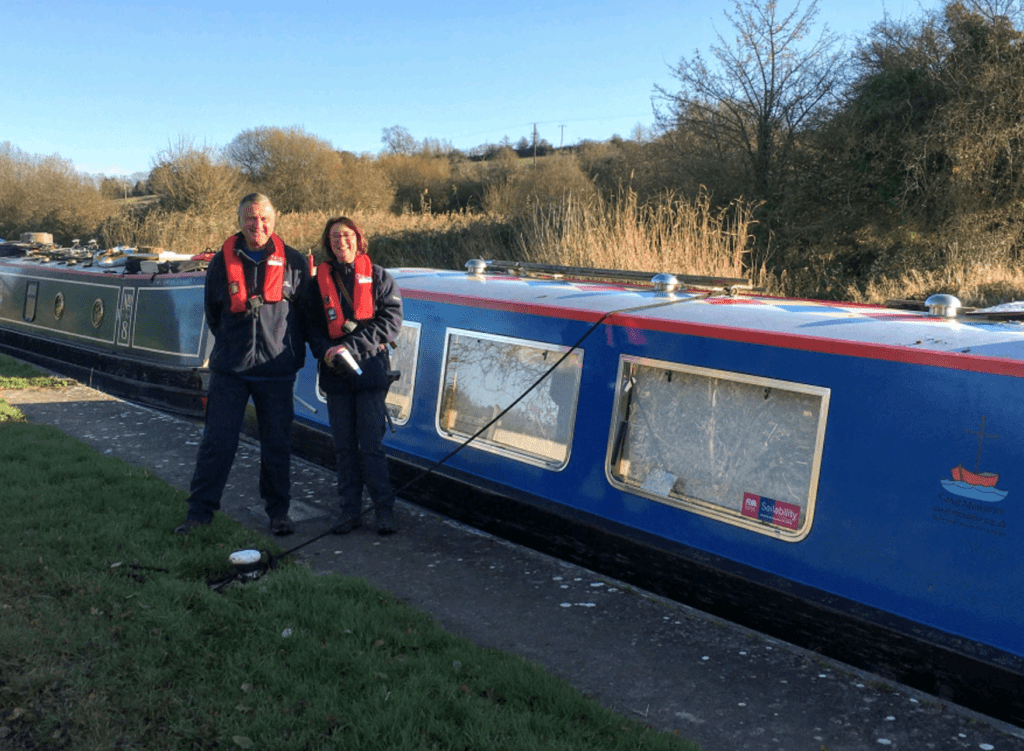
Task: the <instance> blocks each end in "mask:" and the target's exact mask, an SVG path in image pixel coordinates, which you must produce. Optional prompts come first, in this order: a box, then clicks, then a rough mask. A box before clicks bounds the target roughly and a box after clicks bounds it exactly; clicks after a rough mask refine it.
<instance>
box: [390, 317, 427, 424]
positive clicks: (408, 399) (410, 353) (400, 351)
mask: <svg viewBox="0 0 1024 751" xmlns="http://www.w3.org/2000/svg"><path fill="white" fill-rule="evenodd" d="M395 345H396V346H395V348H394V349H393V350H392V351H391V368H392V370H397V371H399V372H400V373H401V377H400V378H399V379H398V380H397V381H395V382H394V383H393V384H391V389H390V390H389V391H388V397H387V407H388V412H389V413H390V414H391V419H392V420H394V422H395V423H397V424H398V425H404V424H405V423H407V422H408V421H409V413H410V412H411V411H412V392H413V386H414V385H415V381H416V361H417V359H418V356H419V351H420V325H419V324H418V323H416V322H415V321H403V322H402V331H401V333H399V335H398V341H396V342H395Z"/></svg>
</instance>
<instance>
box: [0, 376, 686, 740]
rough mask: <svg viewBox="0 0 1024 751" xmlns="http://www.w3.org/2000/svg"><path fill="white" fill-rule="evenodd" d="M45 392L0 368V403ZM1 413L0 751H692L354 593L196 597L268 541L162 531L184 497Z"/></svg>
mask: <svg viewBox="0 0 1024 751" xmlns="http://www.w3.org/2000/svg"><path fill="white" fill-rule="evenodd" d="M60 384H61V382H60V381H59V380H56V379H50V378H39V377H37V374H36V373H34V371H32V370H31V369H28V368H27V367H26V366H23V365H21V364H18V363H16V362H14V361H12V360H10V359H8V358H4V357H2V356H0V388H59V387H60ZM0 406H4V408H3V409H0V488H2V489H3V491H2V493H0V508H2V511H3V518H4V520H5V524H4V525H3V526H2V527H0V749H4V751H22V750H24V749H90V751H92V750H94V749H147V750H150V749H214V748H217V749H304V750H305V749H460V750H462V749H491V748H510V749H580V750H581V751H582V750H583V749H623V750H625V749H631V750H634V751H635V750H636V749H666V750H668V749H675V750H679V749H690V750H691V751H693V750H694V749H696V746H695V745H694V744H692V743H689V742H686V741H683V740H681V739H679V738H677V737H675V736H673V735H670V734H666V733H659V732H655V731H653V730H651V729H649V728H645V727H644V726H643V725H641V724H638V723H636V722H635V721H633V720H630V719H626V718H624V717H621V716H619V715H616V714H614V713H613V712H610V711H608V710H605V709H603V708H601V707H599V706H598V705H596V704H595V703H594V702H593V701H591V700H590V699H588V698H586V697H584V696H582V695H581V694H579V693H578V692H576V691H575V690H574V689H573V688H572V687H571V686H569V685H568V684H566V683H565V682H563V681H561V680H558V679H556V678H554V677H552V676H550V675H549V674H547V673H546V672H545V671H544V670H542V669H541V668H539V667H538V666H536V665H534V664H532V663H529V662H527V661H525V660H523V659H521V658H518V657H514V656H510V655H506V654H504V653H500V652H496V651H492V650H483V649H479V648H477V647H475V646H474V645H473V644H471V643H469V642H467V641H465V640H462V639H457V638H454V637H452V636H451V635H449V634H447V633H446V632H444V631H443V630H442V629H440V628H439V627H438V626H437V625H436V624H435V623H434V622H433V621H432V619H431V618H430V617H429V616H427V615H424V614H423V613H420V612H418V611H415V610H413V609H411V608H409V607H407V606H405V605H403V604H401V603H399V602H396V601H395V600H394V599H393V598H392V597H390V596H389V595H388V594H387V593H384V592H381V591H378V590H375V589H372V588H371V587H369V586H368V585H367V584H366V583H365V582H363V581H362V580H358V579H350V578H342V577H339V576H333V575H332V576H316V575H314V574H313V573H312V572H311V571H310V570H309V569H308V568H307V567H306V566H304V565H302V564H300V563H298V562H295V561H286V562H285V563H283V564H282V565H281V566H280V567H279V568H278V569H275V570H273V571H271V572H269V573H268V574H266V575H264V576H263V577H262V578H261V579H259V580H258V581H255V582H249V583H246V584H237V583H235V584H230V585H228V586H225V587H222V588H219V589H217V588H212V587H211V586H209V585H208V581H210V580H216V579H218V578H221V577H223V575H225V574H227V573H229V570H228V563H227V556H228V555H229V553H230V552H231V551H233V550H238V549H241V548H247V547H255V546H257V545H259V546H260V547H266V546H267V545H268V544H271V545H272V543H268V540H267V539H266V538H264V537H262V536H258V535H256V533H254V532H251V531H248V530H246V529H245V528H244V527H242V526H241V525H239V524H237V523H235V522H233V521H232V520H230V519H229V518H227V517H225V516H222V515H218V517H217V520H216V521H215V523H214V524H213V525H212V526H211V527H210V528H208V529H204V530H201V531H199V532H198V533H195V534H193V535H191V536H189V537H179V536H175V535H172V534H170V533H169V532H168V530H170V529H172V528H173V526H174V525H175V524H176V523H177V522H178V521H180V519H179V516H180V510H181V507H182V503H183V501H184V494H183V492H182V491H179V490H177V489H175V488H172V487H170V486H168V485H167V484H166V483H164V482H163V481H162V480H160V479H158V478H156V477H154V476H153V475H152V474H151V473H150V472H149V471H148V470H145V469H143V468H140V467H136V466H133V465H129V464H127V463H125V462H123V461H121V460H119V459H115V458H111V457H108V456H104V455H101V454H98V453H97V452H96V451H94V450H93V449H91V448H89V447H88V446H86V445H84V444H82V443H79V442H78V441H75V440H73V439H70V438H69V437H67V436H66V435H64V434H63V433H61V432H60V431H58V430H56V429H55V428H53V427H50V426H42V425H32V424H29V423H26V422H24V420H23V419H22V418H21V416H20V413H19V412H18V410H16V409H14V408H12V407H10V406H6V405H0ZM257 538H258V539H257ZM278 550H279V549H278Z"/></svg>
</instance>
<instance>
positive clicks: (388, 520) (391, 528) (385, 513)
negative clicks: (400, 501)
mask: <svg viewBox="0 0 1024 751" xmlns="http://www.w3.org/2000/svg"><path fill="white" fill-rule="evenodd" d="M397 531H398V525H397V524H395V512H394V511H392V510H391V509H389V508H384V507H381V508H379V509H377V534H378V535H380V536H382V537H384V536H387V535H393V534H394V533H395V532H397Z"/></svg>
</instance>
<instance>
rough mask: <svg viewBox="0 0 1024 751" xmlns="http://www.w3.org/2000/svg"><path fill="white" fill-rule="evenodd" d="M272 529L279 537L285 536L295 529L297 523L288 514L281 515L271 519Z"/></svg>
mask: <svg viewBox="0 0 1024 751" xmlns="http://www.w3.org/2000/svg"><path fill="white" fill-rule="evenodd" d="M270 531H271V533H272V534H274V535H277V536H278V537H285V536H286V535H290V534H291V533H292V532H294V531H295V525H294V524H293V523H292V520H291V519H290V518H289V517H287V516H279V517H277V518H276V519H271V520H270Z"/></svg>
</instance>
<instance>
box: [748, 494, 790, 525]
mask: <svg viewBox="0 0 1024 751" xmlns="http://www.w3.org/2000/svg"><path fill="white" fill-rule="evenodd" d="M743 515H744V516H749V517H750V518H751V519H757V520H759V521H762V522H767V523H768V524H773V525H775V526H776V527H785V528H786V529H798V528H799V527H800V507H799V506H797V505H795V504H793V503H786V502H785V501H776V500H775V499H774V498H765V497H764V496H760V495H755V494H754V493H744V494H743Z"/></svg>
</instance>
